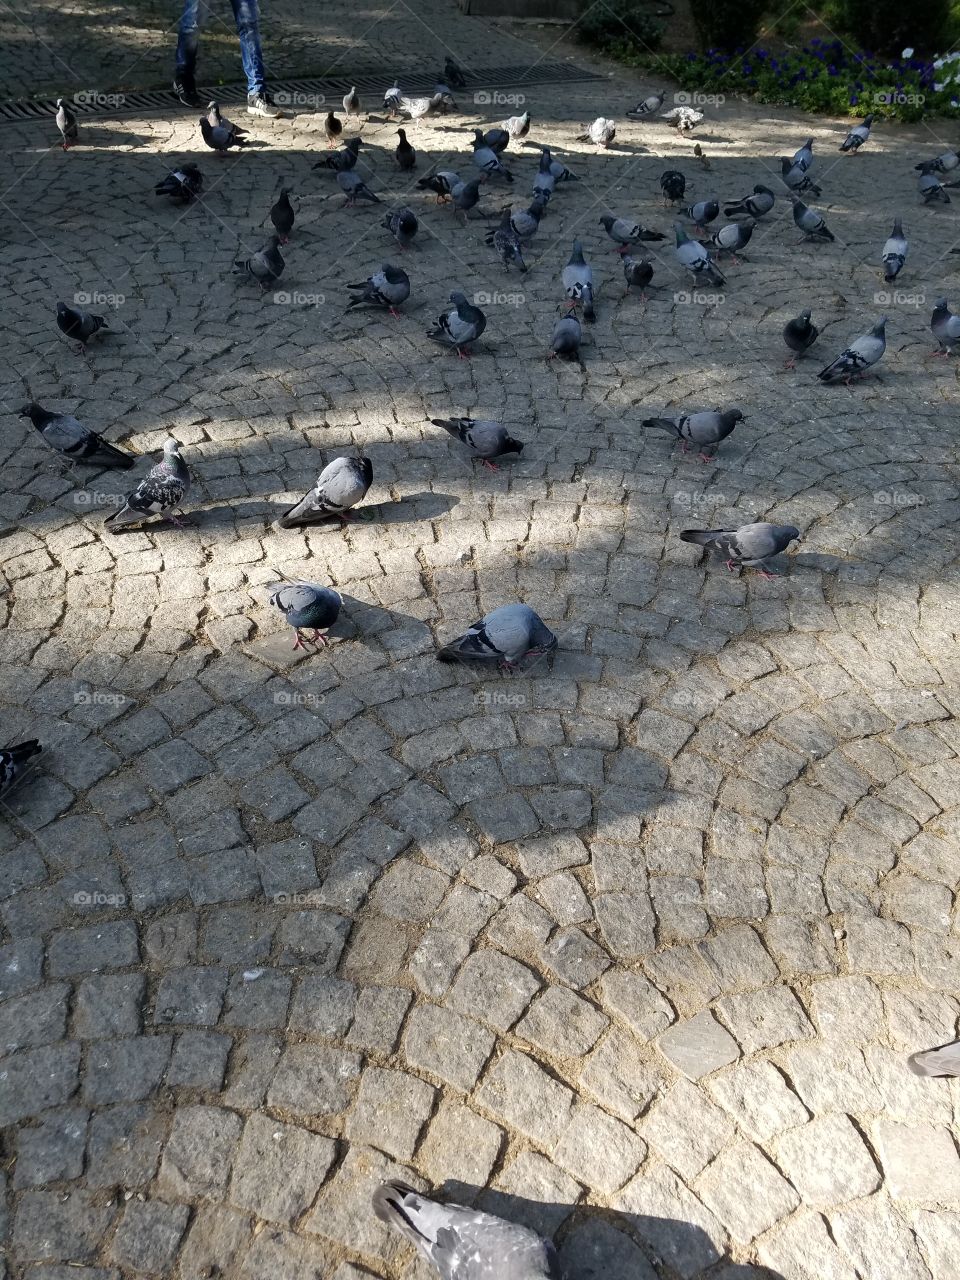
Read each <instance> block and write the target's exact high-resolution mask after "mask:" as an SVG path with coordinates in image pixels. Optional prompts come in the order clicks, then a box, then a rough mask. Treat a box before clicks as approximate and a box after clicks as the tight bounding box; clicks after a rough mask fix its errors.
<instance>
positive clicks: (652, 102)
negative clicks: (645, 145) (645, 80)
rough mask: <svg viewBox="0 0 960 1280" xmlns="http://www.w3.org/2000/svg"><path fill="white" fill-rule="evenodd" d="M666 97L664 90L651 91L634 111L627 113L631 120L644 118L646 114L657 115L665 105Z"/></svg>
mask: <svg viewBox="0 0 960 1280" xmlns="http://www.w3.org/2000/svg"><path fill="white" fill-rule="evenodd" d="M666 97H667V95H666V94H665V93H664V92H663V91H662V90H661V91H660V92H659V93H651V94H650V96H649V97H647V98H644V99H643V101H642V102H638V103H637V105H636V106H635V107H634V108H633V110H632V111H627V112H626V113H625V114H626V116H627V118H628V119H630V120H642V119H643V118H644V117H645V116H655V115H656V114H657V112H658V111H659V110H660V108H661V107H662V106H663V104H664V101H665V100H666Z"/></svg>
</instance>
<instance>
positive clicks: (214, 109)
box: [207, 102, 247, 139]
mask: <svg viewBox="0 0 960 1280" xmlns="http://www.w3.org/2000/svg"><path fill="white" fill-rule="evenodd" d="M207 119H208V120H209V122H210V128H211V129H226V130H227V132H228V133H229V134H230V135H231V137H232V138H234V139H236V138H243V137H246V134H247V130H246V129H241V128H240V126H239V125H238V124H234V123H233V121H232V120H228V119H227V117H226V116H225V115H224V114H223V112H222V111H221V110H220V103H219V102H208V103H207Z"/></svg>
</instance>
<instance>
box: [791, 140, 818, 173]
mask: <svg viewBox="0 0 960 1280" xmlns="http://www.w3.org/2000/svg"><path fill="white" fill-rule="evenodd" d="M793 164H795V165H799V167H800V168H801V169H803V170H804V171H806V170H807V169H809V168H810V166H811V165H812V164H813V139H812V138H808V139H807V140H806V142H805V143H804V144H803V146H802V147H800V149H799V150H798V151H795V152H794V153H793Z"/></svg>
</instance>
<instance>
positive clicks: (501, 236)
mask: <svg viewBox="0 0 960 1280" xmlns="http://www.w3.org/2000/svg"><path fill="white" fill-rule="evenodd" d="M511 217H512V215H511V211H510V209H509V208H507V209H503V210H501V213H500V225H499V227H496V228H495V229H494V230H491V231H488V232H487V234H486V236H485V237H484V239H485V241H486V243H487V244H488V245H491V246H492V247H493V248H494V249H496V251H497V254H498V255H499V258H500V261H501V262H502V263H503V265H504V268H505V269H506V270H507V271H509V270H510V264H511V262H515V263H516V264H517V266H518V267H519V268H520V274H521V275H522V274H523V273H524V272H525V271H526V269H527V264H526V263H525V262H524V260H523V245H522V244H521V241H520V237H519V236H518V235H517V233H516V232H515V231H514V229H513V227H512V226H511V225H510V221H511Z"/></svg>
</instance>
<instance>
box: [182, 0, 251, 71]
mask: <svg viewBox="0 0 960 1280" xmlns="http://www.w3.org/2000/svg"><path fill="white" fill-rule="evenodd" d="M201 3H203V5H204V8H205V9H207V3H206V0H184V5H183V17H182V18H181V19H180V26H179V29H178V30H179V36H178V38H177V61H176V72H177V77H178V78H180V77H182V76H187V77H189V78H191V79H193V77H194V75H195V72H196V65H197V45H198V44H199V43H200V5H201ZM230 3H231V5H232V6H233V17H234V20H235V21H236V24H237V35H238V36H239V37H240V61H241V62H242V63H243V74H244V75H245V76H246V77H247V93H248V94H253V93H263V90H264V87H265V81H266V73H265V72H264V69H263V54H262V53H261V51H260V25H259V24H260V14H259V10H258V5H257V0H230Z"/></svg>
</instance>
